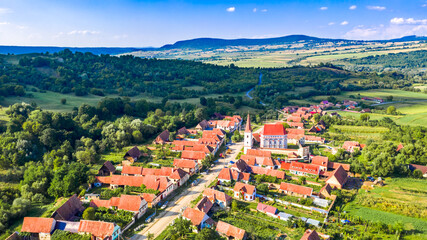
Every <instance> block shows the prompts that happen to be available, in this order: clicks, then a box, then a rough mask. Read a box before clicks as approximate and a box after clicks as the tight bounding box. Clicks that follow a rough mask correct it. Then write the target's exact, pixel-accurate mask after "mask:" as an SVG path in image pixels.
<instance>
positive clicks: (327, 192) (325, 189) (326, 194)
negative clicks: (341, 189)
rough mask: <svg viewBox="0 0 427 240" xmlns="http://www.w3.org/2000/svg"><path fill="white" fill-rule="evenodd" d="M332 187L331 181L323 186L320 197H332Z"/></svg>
mask: <svg viewBox="0 0 427 240" xmlns="http://www.w3.org/2000/svg"><path fill="white" fill-rule="evenodd" d="M331 192H332V187H331V185H329V183H327V184H326V185H325V186H324V187H322V188H321V189H320V191H319V195H320V197H323V198H332V194H331Z"/></svg>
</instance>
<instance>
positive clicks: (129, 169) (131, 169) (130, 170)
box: [122, 165, 143, 176]
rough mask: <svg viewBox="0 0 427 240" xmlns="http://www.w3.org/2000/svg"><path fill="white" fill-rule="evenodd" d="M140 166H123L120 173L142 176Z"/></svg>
mask: <svg viewBox="0 0 427 240" xmlns="http://www.w3.org/2000/svg"><path fill="white" fill-rule="evenodd" d="M142 169H143V168H142V167H136V166H127V165H125V166H123V168H122V175H124V176H142Z"/></svg>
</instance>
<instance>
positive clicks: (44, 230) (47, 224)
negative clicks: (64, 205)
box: [21, 217, 56, 240]
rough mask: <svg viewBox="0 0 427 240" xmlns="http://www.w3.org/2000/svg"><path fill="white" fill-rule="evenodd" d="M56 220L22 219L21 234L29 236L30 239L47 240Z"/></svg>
mask: <svg viewBox="0 0 427 240" xmlns="http://www.w3.org/2000/svg"><path fill="white" fill-rule="evenodd" d="M55 224H56V220H55V219H53V218H40V217H24V222H23V223H22V228H21V232H27V233H30V234H31V238H34V239H41V240H49V239H50V237H51V235H52V234H53V230H54V229H55Z"/></svg>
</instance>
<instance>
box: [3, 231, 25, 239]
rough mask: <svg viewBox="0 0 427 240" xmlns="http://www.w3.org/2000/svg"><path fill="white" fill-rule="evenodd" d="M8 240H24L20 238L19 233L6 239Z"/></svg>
mask: <svg viewBox="0 0 427 240" xmlns="http://www.w3.org/2000/svg"><path fill="white" fill-rule="evenodd" d="M6 240H22V237H21V236H19V233H18V232H13V233H12V234H11V235H9V237H7V238H6Z"/></svg>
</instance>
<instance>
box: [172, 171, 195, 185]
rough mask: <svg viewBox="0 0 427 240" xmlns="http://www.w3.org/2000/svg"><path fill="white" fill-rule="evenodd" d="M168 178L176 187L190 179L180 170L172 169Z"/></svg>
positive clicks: (188, 175)
mask: <svg viewBox="0 0 427 240" xmlns="http://www.w3.org/2000/svg"><path fill="white" fill-rule="evenodd" d="M168 178H169V179H170V180H171V181H172V182H173V183H174V184H176V185H177V186H178V187H179V186H182V185H183V184H184V183H185V182H187V181H188V179H190V174H188V173H187V172H186V171H184V170H182V169H179V168H178V169H174V170H173V172H172V174H171V175H169V176H168Z"/></svg>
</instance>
